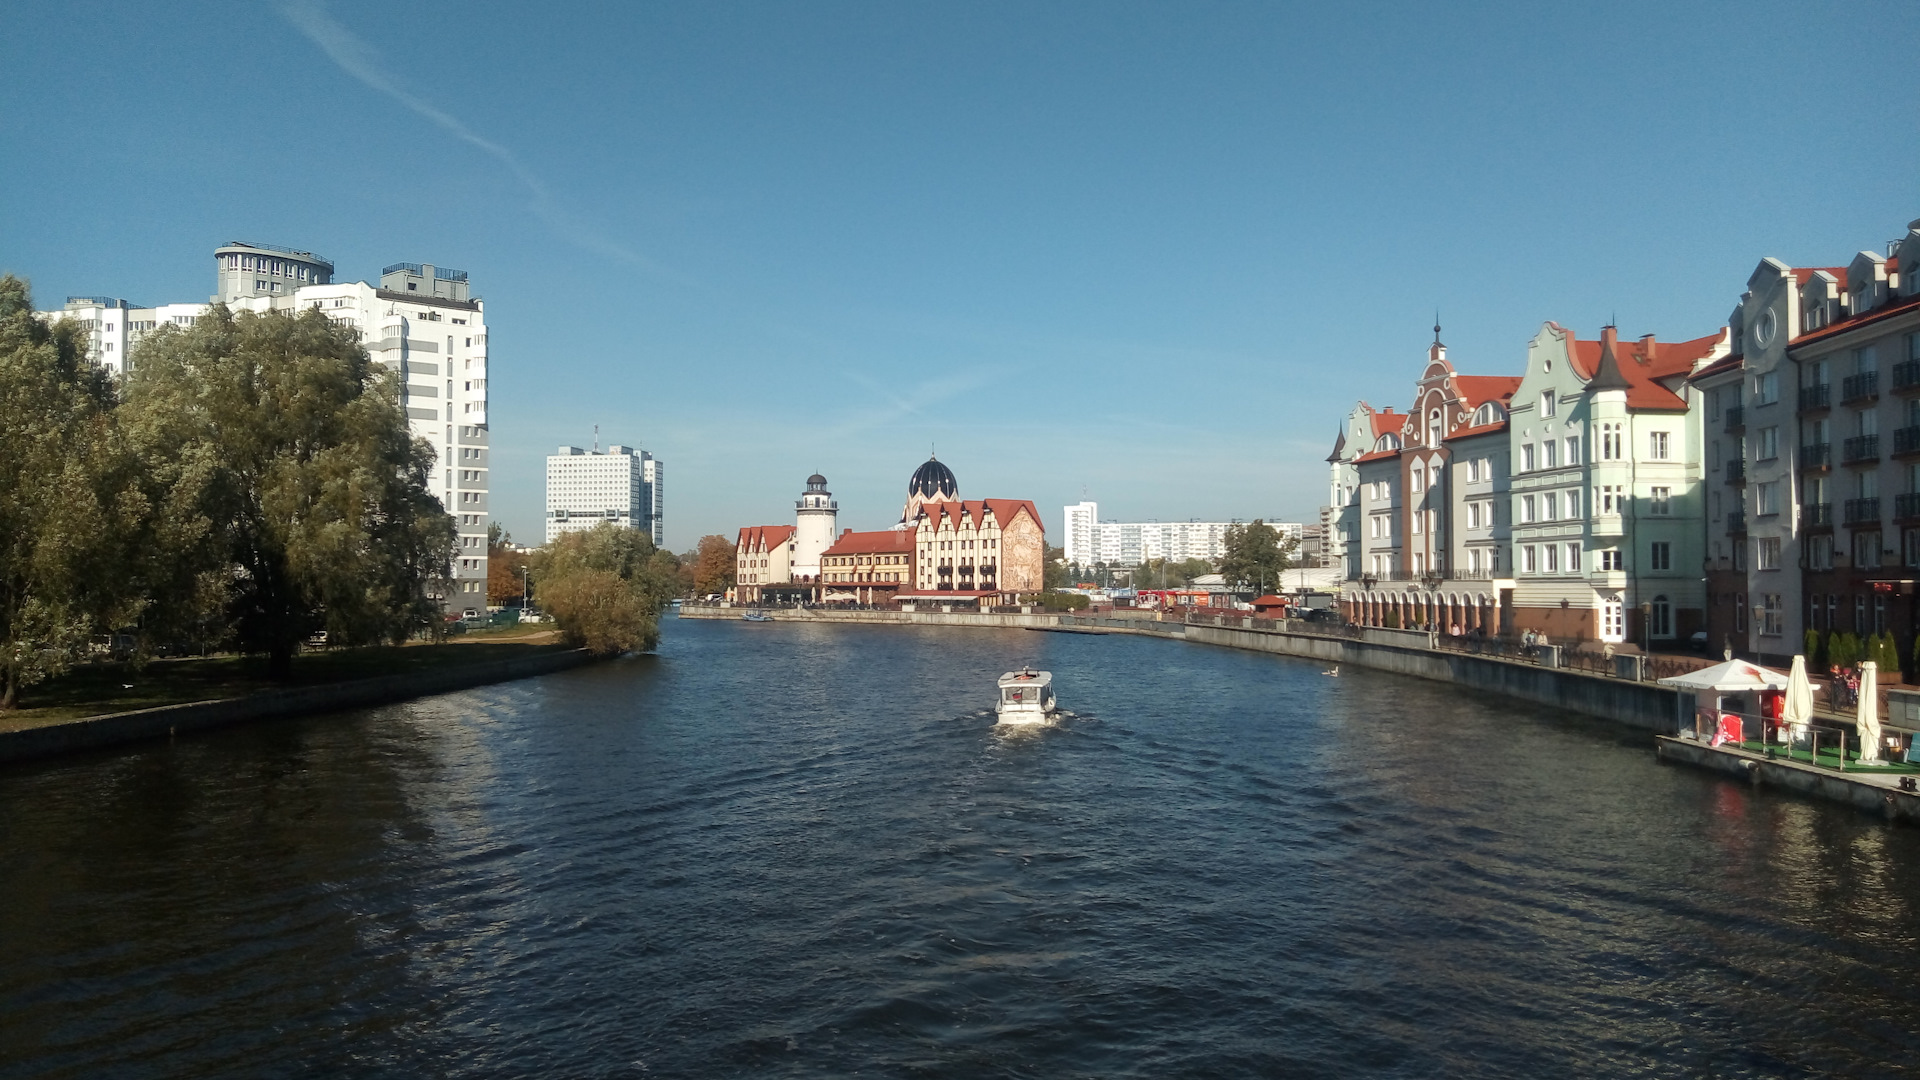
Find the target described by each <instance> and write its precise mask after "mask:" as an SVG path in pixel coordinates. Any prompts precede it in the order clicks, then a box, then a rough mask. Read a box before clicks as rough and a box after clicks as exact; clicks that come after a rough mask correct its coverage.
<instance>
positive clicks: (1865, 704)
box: [1841, 660, 1881, 765]
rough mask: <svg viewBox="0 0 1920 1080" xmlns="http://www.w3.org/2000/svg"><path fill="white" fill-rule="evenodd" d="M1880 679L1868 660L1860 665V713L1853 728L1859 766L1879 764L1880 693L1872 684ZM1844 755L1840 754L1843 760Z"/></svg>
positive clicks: (1874, 667) (1856, 715)
mask: <svg viewBox="0 0 1920 1080" xmlns="http://www.w3.org/2000/svg"><path fill="white" fill-rule="evenodd" d="M1879 679H1880V674H1879V665H1878V664H1875V663H1874V662H1873V661H1871V660H1868V661H1867V662H1866V663H1864V664H1861V665H1860V711H1859V712H1858V713H1856V714H1855V716H1854V726H1855V727H1856V728H1857V729H1858V730H1859V732H1860V764H1862V765H1878V764H1879V763H1880V742H1881V739H1880V693H1879V687H1877V686H1875V685H1874V684H1875V683H1877V682H1878V681H1879ZM1845 757H1846V755H1844V754H1842V755H1841V758H1842V760H1844V759H1845Z"/></svg>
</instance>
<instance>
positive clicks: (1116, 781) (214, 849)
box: [0, 621, 1920, 1077]
mask: <svg viewBox="0 0 1920 1080" xmlns="http://www.w3.org/2000/svg"><path fill="white" fill-rule="evenodd" d="M666 631H667V633H666V640H665V643H664V644H663V646H662V648H661V651H660V654H659V655H657V656H649V657H640V658H632V659H627V660H623V661H619V662H615V663H609V664H604V665H598V666H594V667H591V668H588V669H585V670H579V671H573V672H568V673H565V674H561V675H555V676H550V677H547V678H542V679H536V680H529V681H524V682H519V683H512V684H507V685H502V686H495V687H488V688H484V689H479V690H474V691H471V692H466V693H459V694H451V695H446V696H443V697H437V698H432V699H428V700H424V701H420V702H416V703H413V704H409V705H404V706H394V707H389V708H383V709H376V710H368V711H365V712H360V713H351V714H343V715H339V716H332V717H317V718H313V719H309V720H300V721H287V722H280V723H271V724H264V725H259V726H256V727H251V728H242V729H234V730H228V731H220V732H213V733H207V734H204V735H199V736H195V737H192V738H182V739H180V740H178V741H177V742H175V743H173V744H171V745H165V744H157V745H150V746H143V747H138V748H135V749H133V750H131V751H123V752H118V753H110V754H99V755H93V756H87V757H79V758H70V759H64V760H60V761H55V762H47V763H41V764H37V765H30V766H14V767H11V768H8V769H5V770H0V1075H5V1076H9V1077H12V1076H23V1077H24V1076H60V1077H95V1076H115V1077H147V1076H152V1077H163V1076H165V1077H173V1076H195V1077H209V1076H236V1077H238V1076H249V1077H250V1076H316V1075H328V1076H395V1077H413V1076H489V1077H490V1076H513V1075H547V1076H581V1077H585V1076H616V1077H617V1076H634V1077H639V1076H661V1077H667V1076H854V1075H858V1076H903V1077H918V1076H927V1077H994V1076H1010V1077H1056V1076H1100V1077H1122V1076H1133V1077H1175V1076H1194V1077H1201V1076H1204V1077H1238V1076H1301V1077H1313V1076H1328V1077H1336V1076H1337V1077H1442V1076H1459V1077H1493V1076H1498V1077H1557V1076H1675V1077H1682V1076H1684V1077H1704V1076H1714V1077H1737V1076H1755V1077H1758V1076H1822V1075H1830V1074H1836V1073H1839V1074H1848V1075H1883V1076H1911V1075H1916V1074H1920V1064H1916V1063H1920V1036H1917V1035H1916V1031H1917V1030H1920V911H1916V903H1917V902H1920V831H1916V830H1913V829H1908V828H1900V827H1893V826H1889V825H1886V824H1884V823H1882V822H1879V821H1877V820H1875V819H1872V818H1869V817H1866V816H1864V815H1861V814H1858V813H1856V812H1854V811H1851V810H1846V809H1842V808H1837V807H1831V806H1827V805H1824V804H1818V803H1813V802H1807V801H1802V800H1798V799H1796V798H1793V797H1790V796H1784V795H1780V794H1775V793H1758V794H1756V793H1754V792H1752V791H1750V790H1748V789H1747V788H1745V787H1743V786H1741V785H1739V784H1737V783H1734V782H1731V781H1728V780H1722V779H1720V778H1717V777H1715V776H1711V775H1707V774H1703V773H1698V772H1694V771H1690V770H1686V769H1683V768H1675V767H1670V766H1663V765H1661V764H1659V763H1657V762H1656V761H1655V759H1654V756H1653V754H1652V752H1651V750H1650V748H1649V741H1648V739H1647V737H1645V736H1643V735H1638V734H1634V733H1631V732H1627V731H1624V730H1622V729H1619V728H1614V727H1609V726H1605V725H1601V724H1598V723H1593V722H1585V721H1580V720H1577V719H1574V718H1569V717H1565V716H1553V715H1542V714H1541V713H1540V712H1539V711H1537V710H1533V709H1528V708H1523V707H1520V706H1516V705H1514V704H1512V703H1508V702H1505V701H1499V700H1483V699H1475V698H1470V697H1468V696H1466V695H1463V694H1461V693H1459V692H1457V691H1454V690H1452V689H1449V688H1447V687H1445V686H1442V685H1439V684H1433V683H1426V682H1421V681H1419V680H1414V679H1405V678H1399V677H1395V676H1390V675H1384V674H1377V673H1370V672H1365V671H1362V670H1358V669H1352V668H1349V669H1347V670H1346V671H1344V672H1342V673H1341V675H1340V676H1339V677H1337V678H1329V677H1326V676H1323V675H1322V674H1321V672H1320V665H1317V664H1307V663H1303V662H1299V661H1294V660H1288V659H1283V658H1277V657H1272V656H1265V655H1259V654H1251V653H1241V652H1234V651H1230V650H1224V649H1212V648H1206V647H1201V646H1193V645H1184V644H1181V643H1179V642H1171V641H1163V640H1155V639H1144V638H1129V637H1092V636H1082V635H1068V634H1049V633H1036V632H1032V631H1023V630H1005V631H1001V630H969V629H948V628H900V627H858V626H821V625H805V624H794V623H787V624H782V623H774V624H771V625H750V624H741V623H731V622H729V623H712V622H692V621H680V622H674V623H671V624H670V625H668V626H667V627H666ZM1023 662H1031V663H1034V664H1036V665H1038V666H1044V667H1047V668H1050V669H1051V670H1053V671H1054V672H1055V679H1056V683H1057V685H1058V688H1059V694H1060V698H1061V701H1062V703H1063V705H1064V706H1066V707H1067V708H1068V709H1070V710H1071V711H1072V715H1069V716H1066V717H1064V718H1063V719H1062V720H1061V722H1060V723H1059V724H1058V725H1056V726H1054V727H1052V728H1050V729H1046V730H1040V731H1025V732H1019V733H1013V734H1008V733H1004V732H1002V731H999V730H996V729H995V728H994V726H993V718H992V716H991V715H990V714H989V713H987V712H986V711H985V710H986V709H987V707H988V706H989V705H990V702H991V698H992V692H993V691H992V685H993V680H994V679H995V677H996V676H998V675H999V674H1000V672H1002V671H1004V670H1006V669H1008V668H1009V667H1012V666H1015V665H1017V664H1020V663H1023Z"/></svg>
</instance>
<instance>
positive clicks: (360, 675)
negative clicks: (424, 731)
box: [0, 627, 565, 732]
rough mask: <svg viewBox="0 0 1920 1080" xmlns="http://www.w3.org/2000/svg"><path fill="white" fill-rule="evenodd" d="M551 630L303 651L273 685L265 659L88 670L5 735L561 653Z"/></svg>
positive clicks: (54, 686)
mask: <svg viewBox="0 0 1920 1080" xmlns="http://www.w3.org/2000/svg"><path fill="white" fill-rule="evenodd" d="M558 638H559V636H558V635H557V634H555V633H554V632H553V631H551V630H539V631H533V630H528V629H524V628H521V627H502V628H500V629H498V630H487V631H479V632H475V633H472V634H464V635H461V636H460V637H457V638H454V639H452V640H450V641H447V642H444V643H441V644H428V643H421V644H409V645H399V646H376V647H372V648H365V649H330V650H315V651H312V652H305V653H302V654H300V655H299V656H297V657H295V658H294V661H293V678H292V679H291V680H290V681H288V682H273V681H272V680H270V679H268V678H267V661H266V658H265V657H247V656H210V657H194V658H188V659H179V660H155V661H152V662H150V663H148V664H147V665H146V666H145V667H144V668H140V669H135V668H134V667H133V665H131V664H88V665H86V666H84V667H80V668H76V669H74V670H73V671H71V672H68V673H67V674H66V675H64V676H62V677H60V678H58V679H54V680H51V681H49V682H45V683H41V684H40V685H38V686H33V687H30V688H28V692H27V693H26V694H24V695H23V702H24V704H25V705H26V706H27V707H26V708H20V709H15V710H13V711H12V712H7V713H0V732H5V731H21V730H24V729H26V728H32V727H39V726H41V725H44V724H56V723H61V722H64V721H68V720H78V719H81V718H83V717H89V716H102V715H105V714H107V713H117V712H128V711H131V710H134V709H151V708H155V707H158V706H161V705H180V704H184V703H186V702H191V701H214V700H219V699H222V698H234V697H242V696H244V695H247V694H251V693H257V692H259V691H262V690H275V689H282V688H285V687H289V686H317V685H323V684H327V683H337V682H346V681H348V680H352V679H367V678H374V677H376V676H381V675H400V674H406V673H409V672H426V671H433V670H438V669H441V668H449V667H460V666H465V665H470V664H480V663H487V662H491V661H496V660H510V659H513V658H516V657H520V656H530V655H534V654H536V653H542V652H554V651H560V650H563V649H564V648H565V646H563V645H561V644H559V640H558Z"/></svg>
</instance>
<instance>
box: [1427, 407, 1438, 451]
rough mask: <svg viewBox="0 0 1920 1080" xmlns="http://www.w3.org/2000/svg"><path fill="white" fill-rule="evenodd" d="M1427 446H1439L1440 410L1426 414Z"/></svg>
mask: <svg viewBox="0 0 1920 1080" xmlns="http://www.w3.org/2000/svg"><path fill="white" fill-rule="evenodd" d="M1427 445H1428V446H1439V445H1440V410H1439V409H1435V410H1433V411H1432V412H1430V413H1428V414H1427Z"/></svg>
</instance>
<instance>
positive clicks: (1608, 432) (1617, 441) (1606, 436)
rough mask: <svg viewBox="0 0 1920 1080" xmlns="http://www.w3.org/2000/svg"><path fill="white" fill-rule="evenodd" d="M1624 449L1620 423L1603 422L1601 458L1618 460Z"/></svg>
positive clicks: (1601, 429)
mask: <svg viewBox="0 0 1920 1080" xmlns="http://www.w3.org/2000/svg"><path fill="white" fill-rule="evenodd" d="M1623 449H1624V447H1623V446H1622V445H1621V435H1620V425H1619V424H1601V425H1600V460H1602V461H1618V460H1620V457H1621V451H1622V450H1623Z"/></svg>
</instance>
